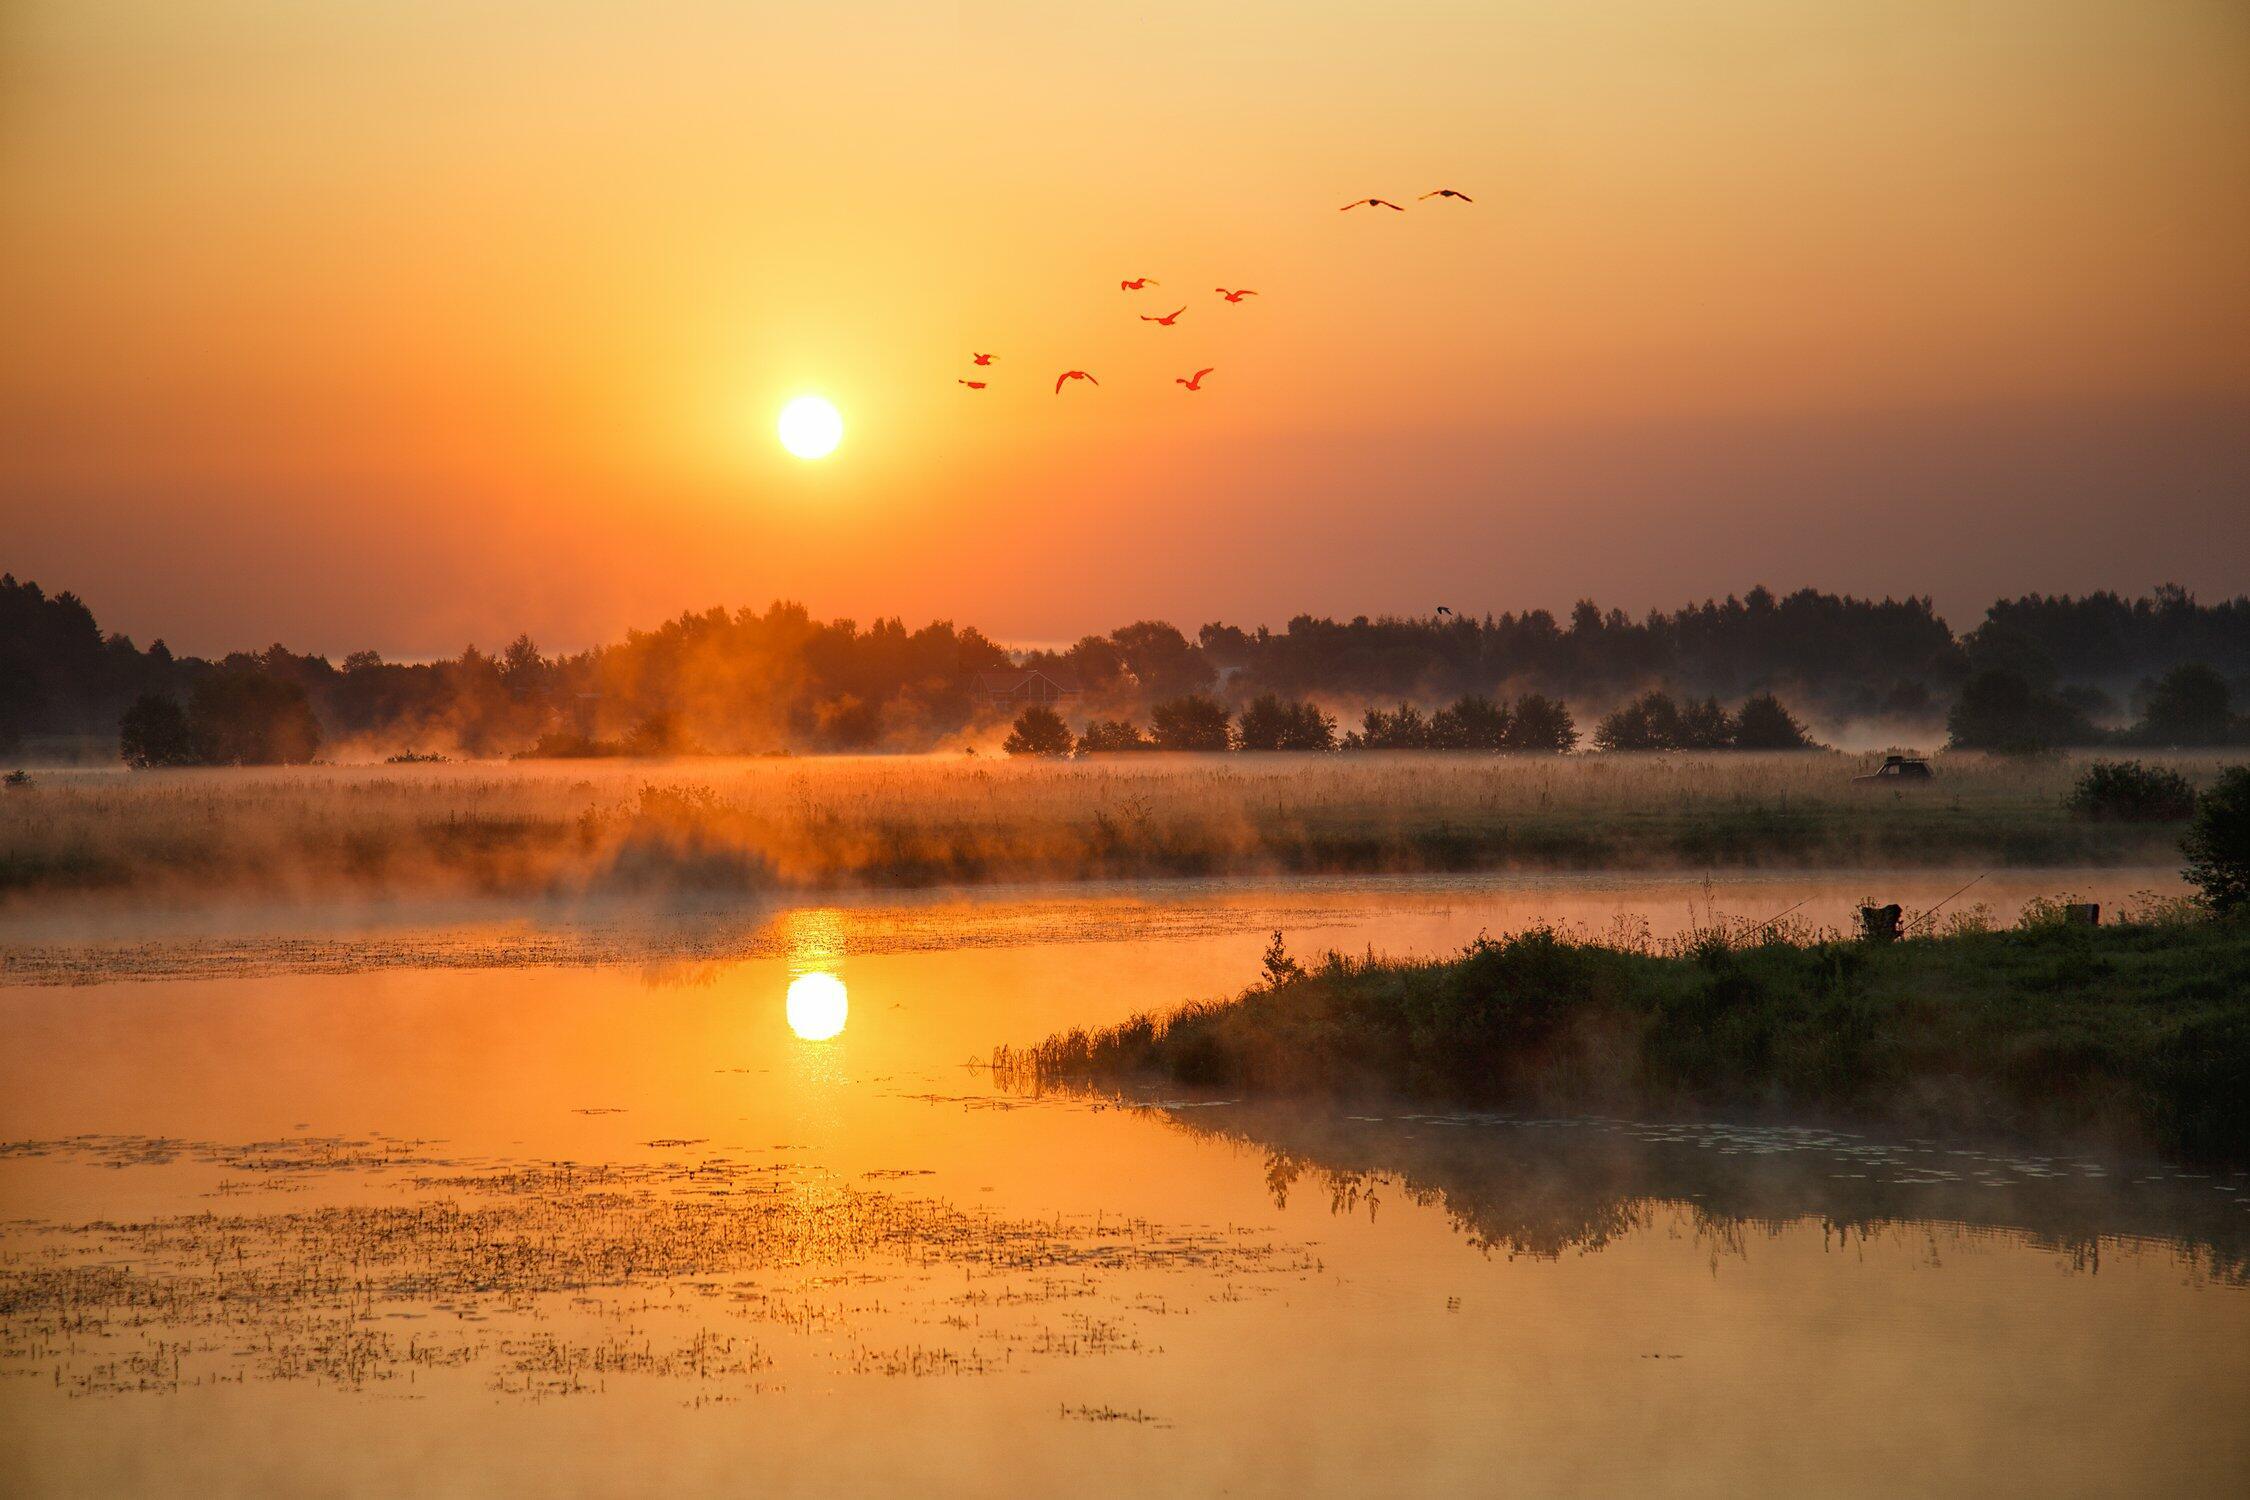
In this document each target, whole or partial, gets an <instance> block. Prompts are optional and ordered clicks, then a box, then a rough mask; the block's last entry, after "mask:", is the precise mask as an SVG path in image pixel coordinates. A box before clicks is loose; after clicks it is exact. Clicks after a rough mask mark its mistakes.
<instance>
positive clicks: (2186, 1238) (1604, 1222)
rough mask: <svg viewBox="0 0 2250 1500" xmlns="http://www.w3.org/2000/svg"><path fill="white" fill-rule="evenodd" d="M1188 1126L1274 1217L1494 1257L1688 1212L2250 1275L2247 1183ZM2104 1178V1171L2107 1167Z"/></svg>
mask: <svg viewBox="0 0 2250 1500" xmlns="http://www.w3.org/2000/svg"><path fill="white" fill-rule="evenodd" d="M1168 1118H1170V1119H1171V1120H1172V1121H1173V1122H1174V1123H1175V1124H1177V1125H1178V1126H1179V1127H1180V1128H1182V1129H1185V1130H1188V1131H1190V1132H1192V1133H1194V1134H1197V1135H1203V1136H1209V1137H1213V1138H1216V1139H1221V1140H1227V1141H1231V1142H1234V1143H1236V1144H1237V1145H1239V1146H1241V1147H1244V1148H1246V1149H1250V1150H1254V1151H1257V1152H1260V1153H1262V1154H1263V1155H1264V1157H1265V1162H1266V1184H1267V1187H1268V1189H1269V1190H1270V1191H1271V1192H1272V1194H1273V1197H1274V1200H1275V1202H1276V1204H1278V1205H1286V1204H1287V1203H1289V1202H1291V1201H1292V1200H1294V1199H1296V1198H1298V1197H1300V1196H1301V1195H1303V1194H1306V1193H1314V1194H1324V1195H1326V1197H1327V1198H1328V1201H1329V1206H1330V1209H1331V1211H1332V1212H1335V1213H1338V1214H1352V1215H1357V1214H1367V1215H1370V1216H1372V1215H1374V1214H1376V1213H1378V1212H1379V1211H1380V1208H1381V1205H1382V1204H1383V1202H1384V1201H1385V1200H1386V1198H1388V1197H1394V1196H1395V1197H1398V1198H1403V1199H1405V1200H1406V1201H1408V1202H1411V1203H1414V1204H1418V1205H1422V1206H1425V1207H1432V1208H1436V1209H1439V1210H1441V1211H1443V1212H1444V1213H1445V1214H1446V1215H1447V1217H1448V1218H1449V1219H1450V1220H1451V1221H1452V1223H1453V1225H1454V1227H1455V1228H1456V1229H1457V1230H1459V1231H1460V1233H1461V1234H1462V1235H1463V1237H1464V1238H1466V1239H1467V1240H1468V1241H1469V1242H1470V1243H1471V1244H1473V1245H1475V1246H1477V1247H1478V1248H1479V1249H1480V1250H1483V1251H1485V1252H1486V1253H1488V1254H1491V1253H1498V1254H1502V1255H1506V1256H1510V1257H1515V1256H1533V1257H1546V1258H1552V1257H1557V1256H1560V1255H1563V1254H1565V1253H1567V1252H1579V1253H1585V1252H1594V1251H1599V1250H1602V1249H1603V1248H1605V1247H1607V1246H1609V1245H1611V1244H1614V1243H1616V1242H1617V1241H1619V1240H1621V1239H1623V1238H1625V1237H1627V1236H1629V1235H1631V1234H1633V1233H1635V1232H1637V1231H1640V1230H1644V1229H1647V1228H1649V1227H1650V1226H1651V1225H1652V1224H1653V1223H1655V1222H1656V1221H1657V1220H1658V1219H1659V1218H1660V1217H1661V1216H1664V1215H1667V1214H1680V1215H1684V1216H1685V1218H1686V1220H1687V1222H1688V1223H1689V1224H1690V1225H1691V1226H1692V1228H1693V1230H1694V1232H1695V1234H1696V1236H1697V1238H1698V1239H1699V1240H1700V1241H1702V1242H1704V1243H1706V1244H1708V1245H1710V1246H1711V1248H1712V1250H1713V1252H1714V1253H1715V1254H1739V1253H1740V1252H1741V1251H1742V1249H1743V1248H1744V1246H1745V1245H1746V1244H1747V1243H1749V1241H1750V1240H1751V1239H1752V1238H1754V1237H1755V1236H1757V1235H1759V1234H1761V1233H1764V1234H1772V1233H1778V1232H1780V1231H1781V1230H1782V1229H1784V1228H1786V1227H1790V1226H1804V1225H1808V1224H1817V1225H1818V1226H1819V1227H1820V1229H1821V1232H1822V1233H1823V1235H1824V1236H1827V1237H1830V1238H1832V1239H1834V1240H1835V1241H1836V1242H1838V1243H1845V1244H1848V1243H1853V1242H1864V1241H1867V1240H1869V1239H1872V1238H1874V1237H1876V1236H1878V1235H1881V1234H1885V1233H1889V1232H1895V1231H1900V1230H1906V1231H1915V1230H1925V1229H1936V1228H1945V1229H1948V1230H1951V1231H1966V1232H1969V1233H1971V1234H1992V1235H1996V1236H2002V1237H2007V1238H2011V1239H2014V1240H2016V1241H2018V1242H2020V1243H2023V1244H2026V1245H2029V1246H2032V1247H2035V1248H2039V1249H2043V1250H2047V1251H2051V1252H2053V1253H2055V1254H2057V1255H2060V1256H2062V1257H2063V1258H2065V1259H2066V1260H2067V1261H2068V1263H2069V1264H2071V1265H2072V1266H2074V1267H2075V1268H2077V1269H2079V1270H2083V1271H2097V1270H2099V1269H2100V1264H2101V1257H2102V1254H2103V1252H2104V1250H2105V1249H2115V1248H2117V1247H2120V1246H2148V1245H2161V1246H2165V1247H2168V1248H2169V1249H2171V1250H2172V1251H2173V1252H2174V1253H2175V1254H2176V1255H2178V1256H2179V1257H2180V1259H2181V1260H2182V1261H2183V1262H2184V1263H2186V1264H2187V1265H2188V1266H2189V1267H2191V1268H2192V1269H2194V1270H2196V1271H2198V1272H2200V1273H2202V1274H2205V1275H2208V1276H2210V1277H2212V1278H2213V1279H2216V1280H2222V1281H2227V1282H2231V1283H2237V1284H2240V1283H2245V1282H2250V1215H2246V1214H2245V1213H2244V1206H2243V1204H2242V1202H2240V1201H2238V1200H2240V1199H2242V1198H2244V1197H2250V1182H2245V1181H2243V1180H2241V1179H2239V1178H2238V1179H2235V1181H2236V1188H2237V1190H2236V1191H2234V1192H2218V1191H2214V1188H2215V1187H2218V1186H2220V1185H2222V1184H2223V1183H2224V1182H2225V1181H2226V1179H2223V1178H2217V1177H2213V1176H2211V1175H2206V1174H2200V1173H2188V1172H2184V1171H2181V1170H2179V1169H2175V1168H2171V1167H2163V1166H2155V1165H2150V1164H2141V1165H2140V1166H2137V1167H2132V1168H2120V1167H2117V1166H2115V1165H2114V1164H2111V1165H2104V1166H2099V1167H2097V1166H2096V1165H2095V1164H2093V1163H2088V1162H2082V1161H2077V1160H2061V1159H2056V1158H2048V1157H2040V1156H2035V1155H2026V1154H2017V1153H2013V1152H2010V1151H2008V1150H2005V1149H2000V1148H1990V1149H1977V1148H1970V1147H1964V1146H1959V1145H1949V1144H1941V1143H1938V1142H1932V1141H1875V1140H1870V1139H1868V1138H1865V1137H1858V1136H1850V1135H1843V1134H1838V1133H1832V1132H1825V1131H1814V1130H1796V1129H1781V1128H1772V1127H1736V1126H1721V1125H1648V1124H1632V1123H1626V1122H1617V1121H1594V1120H1581V1121H1561V1120H1557V1121H1536V1122H1534V1121H1509V1120H1502V1119H1498V1118H1495V1117H1477V1116H1444V1117H1440V1116H1428V1115H1419V1116H1399V1117H1393V1118H1389V1119H1359V1118H1350V1117H1345V1116H1340V1115H1338V1114H1335V1113H1333V1112H1329V1111H1325V1110H1321V1109H1317V1108H1310V1107H1297V1106H1290V1105H1262V1104H1234V1105H1229V1106H1226V1107H1224V1108H1199V1109H1193V1110H1186V1111H1170V1112H1168ZM2097 1172H2098V1173H2099V1175H2096V1173H2097Z"/></svg>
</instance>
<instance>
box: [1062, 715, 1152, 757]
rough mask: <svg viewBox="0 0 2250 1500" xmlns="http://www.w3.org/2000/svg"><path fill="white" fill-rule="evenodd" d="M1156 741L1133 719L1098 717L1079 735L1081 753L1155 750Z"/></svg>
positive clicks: (1108, 753)
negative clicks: (1142, 730)
mask: <svg viewBox="0 0 2250 1500" xmlns="http://www.w3.org/2000/svg"><path fill="white" fill-rule="evenodd" d="M1155 748H1156V742H1155V741H1154V740H1152V739H1150V738H1149V737H1148V736H1147V735H1145V734H1143V733H1141V727H1140V726H1139V725H1138V724H1135V723H1134V722H1133V721H1132V720H1131V719H1096V720H1094V721H1093V722H1092V723H1091V724H1088V725H1087V726H1086V732H1085V733H1084V734H1082V735H1080V736H1079V737H1078V753H1079V754H1080V755H1110V754H1114V753H1115V752H1117V751H1120V750H1154V749H1155Z"/></svg>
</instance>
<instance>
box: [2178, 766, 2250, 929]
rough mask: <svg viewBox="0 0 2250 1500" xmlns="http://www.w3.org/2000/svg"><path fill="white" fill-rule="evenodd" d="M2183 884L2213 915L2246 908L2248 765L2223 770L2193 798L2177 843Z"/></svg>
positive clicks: (2249, 877)
mask: <svg viewBox="0 0 2250 1500" xmlns="http://www.w3.org/2000/svg"><path fill="white" fill-rule="evenodd" d="M2180 851H2181V852H2182V853H2183V854H2185V855H2186V856H2187V879H2188V884H2190V885H2192V886H2195V887H2197V888H2198V889H2199V890H2201V891H2202V892H2203V899H2204V900H2206V901H2208V902H2210V903H2211V905H2212V906H2213V907H2214V908H2216V909H2217V910H2219V911H2225V912H2231V911H2237V910H2240V909H2242V908H2244V907H2245V906H2250V766H2229V767H2227V769H2226V770H2224V771H2222V772H2220V773H2219V779H2218V780H2217V781H2215V782H2213V783H2212V784H2211V785H2210V786H2209V787H2207V788H2206V789H2205V790H2204V793H2203V795H2202V796H2200V797H2198V798H2196V799H2195V822H2194V823H2193V825H2191V826H2190V827H2189V829H2188V832H2187V837H2186V838H2184V839H2182V840H2181V841H2180Z"/></svg>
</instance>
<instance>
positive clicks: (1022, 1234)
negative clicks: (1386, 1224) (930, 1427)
mask: <svg viewBox="0 0 2250 1500" xmlns="http://www.w3.org/2000/svg"><path fill="white" fill-rule="evenodd" d="M426 1144H427V1143H416V1142H405V1141H388V1140H382V1139H369V1140H364V1141H361V1140H344V1139H315V1140H300V1141H295V1142H251V1143H247V1144H240V1145H236V1144H221V1143H212V1142H192V1141H181V1140H172V1139H163V1138H154V1137H135V1136H81V1137H75V1138H71V1139H68V1140H53V1141H18V1142H10V1143H5V1144H0V1158H11V1157H12V1158H24V1159H42V1158H43V1159H47V1160H49V1161H52V1162H54V1163H56V1164H57V1165H61V1166H76V1167H98V1168H105V1169H112V1170H124V1169H129V1168H138V1167H172V1166H179V1165H188V1166H201V1167H205V1168H212V1169H219V1170H222V1171H224V1172H226V1173H230V1174H233V1173H242V1172H260V1173H265V1174H269V1175H270V1174H285V1175H292V1176H303V1177H316V1176H321V1175H322V1174H325V1176H326V1182H325V1186H326V1188H328V1189H329V1190H332V1191H333V1190H349V1191H353V1192H355V1193H357V1194H358V1195H359V1199H364V1196H365V1190H366V1189H369V1188H376V1189H379V1190H380V1192H381V1194H382V1196H383V1201H376V1202H369V1201H358V1200H355V1201H345V1202H336V1203H324V1204H320V1205H315V1206H307V1207H303V1208H293V1209H289V1210H286V1211H271V1212H233V1211H229V1212H216V1211H206V1212H200V1213H184V1214H173V1215H167V1216H162V1217H154V1218H148V1219H142V1220H106V1219H105V1220H96V1221H92V1222H87V1223H75V1224H65V1223H54V1222H45V1221H31V1220H17V1221H14V1222H11V1223H9V1224H7V1225H6V1226H5V1227H4V1229H0V1372H4V1373H6V1374H10V1375H16V1376H32V1377H43V1378H45V1379H47V1380H49V1381H51V1382H52V1383H53V1385H54V1386H55V1387H56V1388H58V1389H60V1390H63V1391H64V1392H66V1393H68V1394H71V1395H81V1396H84V1395H114V1394H120V1393H125V1392H145V1391H155V1392H163V1391H177V1390H180V1389H183V1388H186V1387H190V1386H197V1385H209V1384H222V1383H234V1382H242V1381H278V1380H311V1381H315V1382H319V1383H323V1384H328V1385H334V1386H340V1387H345V1388H349V1389H354V1390H366V1389H374V1388H380V1387H388V1386H396V1385H398V1384H399V1383H402V1382H403V1383H405V1384H406V1385H409V1386H413V1385H418V1384H420V1383H421V1382H423V1381H426V1380H430V1379H435V1378H437V1377H439V1376H440V1375H441V1374H444V1373H446V1372H454V1373H459V1374H474V1375H477V1376H481V1378H482V1379H483V1380H484V1381H485V1383H486V1384H487V1385H489V1386H490V1388H491V1389H492V1390H493V1391H495V1392H498V1393H500V1394H503V1395H508V1396H513V1397H520V1398H527V1399H542V1400H543V1399H549V1398H555V1397H562V1396H573V1395H582V1394H590V1393H598V1392H599V1391H601V1390H603V1389H605V1388H606V1386H607V1384H608V1383H609V1382H610V1381H611V1380H613V1379H666V1380H676V1381H686V1382H692V1383H693V1384H694V1385H695V1386H696V1387H697V1389H698V1391H699V1393H700V1394H699V1397H698V1399H699V1400H700V1399H702V1398H703V1397H704V1396H709V1395H714V1394H717V1395H726V1396H741V1395H746V1394H755V1393H757V1392H758V1391H760V1390H764V1389H769V1388H772V1387H773V1386H775V1385H777V1384H779V1383H780V1382H781V1381H783V1380H785V1379H786V1378H787V1369H786V1368H785V1366H787V1365H789V1364H791V1363H794V1364H795V1365H796V1366H797V1367H799V1368H800V1369H802V1370H804V1371H806V1372H808V1373H812V1372H817V1371H818V1370H820V1369H822V1368H826V1369H829V1370H831V1371H845V1372H851V1373H858V1374H871V1375H904V1376H916V1377H920V1376H932V1375H979V1374H985V1373H989V1372H991V1371H994V1370H997V1369H1001V1368H1005V1367H1008V1366H1010V1365H1012V1364H1014V1363H1016V1362H1018V1361H1021V1360H1038V1359H1055V1358H1081V1357H1091V1356H1107V1355H1120V1354H1132V1353H1137V1352H1145V1351H1146V1350H1147V1349H1148V1347H1149V1346H1147V1345H1146V1344H1144V1342H1143V1341H1142V1339H1141V1337H1140V1335H1139V1333H1138V1332H1137V1331H1136V1327H1135V1324H1134V1319H1135V1316H1136V1314H1135V1312H1134V1309H1133V1306H1132V1305H1130V1304H1129V1303H1128V1302H1126V1301H1124V1300H1122V1299H1123V1298H1124V1297H1125V1292H1124V1291H1123V1290H1122V1289H1113V1287H1112V1278H1114V1277H1117V1276H1118V1275H1120V1274H1130V1273H1143V1272H1146V1273H1157V1274H1165V1275H1180V1274H1185V1275H1192V1276H1195V1277H1199V1278H1203V1279H1206V1280H1210V1281H1213V1282H1216V1283H1218V1284H1221V1285H1224V1286H1228V1287H1232V1286H1237V1285H1240V1284H1241V1283H1243V1282H1244V1281H1246V1280H1248V1281H1256V1280H1259V1279H1261V1278H1275V1277H1288V1276H1295V1275H1301V1274H1303V1273H1305V1272H1306V1271H1308V1270H1310V1269H1312V1268H1313V1264H1314V1263H1313V1262H1312V1261H1311V1259H1310V1258H1309V1256H1308V1255H1307V1254H1306V1253H1305V1252H1304V1251H1303V1250H1301V1249H1297V1248H1292V1247H1287V1246H1281V1245H1276V1244H1273V1243H1271V1242H1269V1241H1267V1240H1265V1239H1263V1238H1262V1237H1258V1236H1252V1235H1248V1234H1245V1233H1243V1232H1241V1231H1236V1230H1223V1231H1221V1230H1180V1229H1175V1228H1167V1227H1160V1226H1156V1225H1151V1224H1148V1223H1145V1222H1142V1221H1139V1220H1133V1219H1121V1218H1118V1217H1115V1216H1107V1215H1105V1216H1099V1217H1096V1218H1091V1219H1072V1218H1053V1219H1044V1220H1041V1221H1039V1222H1036V1223H1035V1222H1029V1221H1025V1220H1019V1219H1011V1218H1006V1217H1002V1216H998V1215H994V1214H991V1213H985V1212H973V1213H972V1212H965V1211H963V1210H960V1209H957V1208H954V1207H952V1206H950V1205H948V1204H946V1203H944V1202H941V1201H938V1200H934V1199H927V1198H918V1197H906V1196H900V1195H897V1194H894V1193H890V1192H883V1191H877V1190H874V1189H870V1188H866V1187H860V1186H856V1185H851V1184H846V1183H841V1182H837V1181H834V1180H832V1179H831V1178H830V1177H829V1175H828V1174H826V1173H824V1172H822V1171H819V1170H817V1169H812V1168H807V1167H804V1166H801V1165H797V1164H795V1163H793V1162H781V1161H775V1162H742V1161H736V1160H732V1159H728V1158H713V1159H709V1160H704V1161H698V1162H692V1163H689V1162H676V1161H675V1162H657V1163H575V1162H494V1161H483V1160H478V1161H469V1160H462V1159H456V1158H453V1157H449V1156H445V1155H442V1154H438V1153H434V1152H431V1151H428V1150H426V1149H424V1148H425V1146H426ZM656 1144H658V1145H676V1144H701V1143H700V1142H679V1143H674V1142H658V1143H656ZM870 1175H871V1176H874V1175H891V1174H872V1173H871V1174H870ZM897 1175H905V1174H904V1173H900V1174H897ZM220 1186H221V1188H222V1189H223V1190H224V1192H225V1193H226V1194H233V1193H239V1192H242V1191H246V1190H247V1189H245V1188H244V1187H243V1186H242V1183H241V1179H240V1178H238V1177H226V1178H222V1179H220ZM933 1278H942V1285H941V1284H940V1283H939V1281H937V1280H933ZM1113 1295H1114V1296H1116V1297H1117V1298H1118V1299H1120V1300H1119V1305H1118V1306H1117V1307H1116V1308H1115V1309H1114V1310H1112V1309H1109V1308H1107V1307H1102V1308H1098V1309H1084V1310H1081V1309H1079V1308H1072V1309H1069V1310H1066V1311H1064V1312H1062V1313H1060V1314H1056V1313H1050V1312H1049V1311H1047V1309H1049V1308H1050V1307H1052V1305H1053V1304H1055V1303H1057V1302H1058V1301H1066V1300H1068V1301H1079V1300H1082V1299H1089V1298H1091V1299H1102V1298H1107V1297H1111V1296H1113ZM1135 1295H1136V1296H1145V1289H1142V1290H1139V1291H1136V1293H1135ZM902 1327H903V1328H909V1329H911V1328H917V1327H919V1328H926V1329H927V1330H928V1332H927V1334H926V1336H923V1335H913V1336H908V1337H899V1335H900V1333H901V1330H902ZM776 1340H778V1341H780V1342H779V1343H776V1342H774V1341H776ZM806 1341H809V1347H798V1345H799V1344H800V1343H803V1342H806ZM784 1346H787V1347H784Z"/></svg>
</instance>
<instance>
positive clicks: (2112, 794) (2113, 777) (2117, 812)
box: [2063, 760, 2195, 823]
mask: <svg viewBox="0 0 2250 1500" xmlns="http://www.w3.org/2000/svg"><path fill="white" fill-rule="evenodd" d="M2063 806H2065V807H2067V808H2069V809H2070V810H2071V811H2072V812H2074V813H2076V814H2077V815H2078V816H2080V817H2082V818H2110V819H2116V820H2118V821H2120V822H2126V823H2164V822H2170V821H2172V820H2173V819H2176V818H2185V817H2187V816H2189V815H2190V814H2192V813H2193V812H2194V811H2195V788H2194V787H2192V786H2190V785H2188V779H2187V778H2186V777H2185V776H2182V775H2181V774H2180V773H2179V772H2177V771H2174V770H2170V769H2168V768H2166V767H2164V766H2144V765H2142V764H2141V763H2140V762H2139V761H2137V760H2097V761H2095V762H2094V763H2093V764H2092V765H2090V766H2088V767H2087V768H2086V770H2085V772H2084V774H2082V775H2081V776H2080V777H2079V778H2078V785H2076V786H2075V787H2072V788H2071V790H2070V795H2068V796H2066V797H2065V798H2063Z"/></svg>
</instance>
